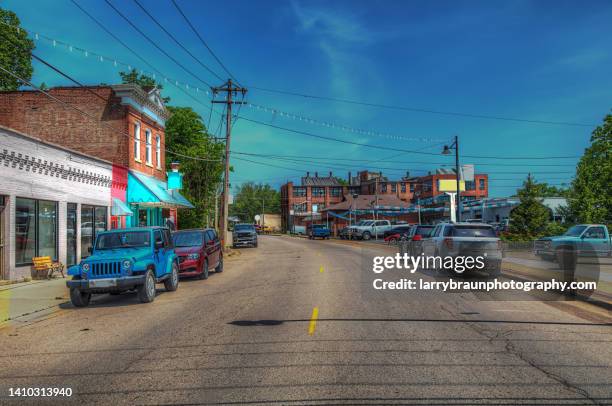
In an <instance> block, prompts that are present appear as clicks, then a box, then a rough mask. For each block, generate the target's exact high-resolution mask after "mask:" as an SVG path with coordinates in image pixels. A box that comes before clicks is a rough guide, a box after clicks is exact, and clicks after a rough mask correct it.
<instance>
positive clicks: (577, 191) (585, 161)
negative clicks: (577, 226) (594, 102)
mask: <svg viewBox="0 0 612 406" xmlns="http://www.w3.org/2000/svg"><path fill="white" fill-rule="evenodd" d="M569 209H570V213H571V216H572V219H573V220H574V221H576V222H581V223H604V224H610V223H612V115H610V114H608V115H607V116H606V118H605V119H604V123H603V125H601V126H599V127H597V128H596V129H595V130H594V131H593V133H592V136H591V145H590V146H589V147H588V148H587V149H586V150H585V151H584V155H583V156H582V158H580V162H578V166H577V168H576V178H575V179H574V181H573V183H572V188H571V192H570V199H569Z"/></svg>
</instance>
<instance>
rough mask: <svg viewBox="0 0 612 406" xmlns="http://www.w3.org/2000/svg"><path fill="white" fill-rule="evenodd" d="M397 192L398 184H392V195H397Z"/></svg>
mask: <svg viewBox="0 0 612 406" xmlns="http://www.w3.org/2000/svg"><path fill="white" fill-rule="evenodd" d="M396 192H397V183H392V184H391V193H396Z"/></svg>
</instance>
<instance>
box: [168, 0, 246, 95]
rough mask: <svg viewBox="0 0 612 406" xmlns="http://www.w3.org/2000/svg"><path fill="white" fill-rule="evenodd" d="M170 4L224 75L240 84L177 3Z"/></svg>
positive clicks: (173, 0)
mask: <svg viewBox="0 0 612 406" xmlns="http://www.w3.org/2000/svg"><path fill="white" fill-rule="evenodd" d="M172 4H174V7H175V8H176V9H177V10H178V12H179V13H180V15H181V16H183V19H184V20H185V22H186V23H187V25H188V26H189V28H191V31H193V33H194V34H195V35H196V37H198V39H199V40H200V42H201V43H202V44H203V45H204V46H205V47H206V49H207V50H208V52H210V54H211V55H212V56H213V58H215V60H216V61H217V63H219V65H221V67H222V68H223V70H224V71H225V73H227V74H228V75H229V77H230V78H232V79H234V81H235V82H236V83H237V84H238V85H239V86H242V85H240V82H239V81H238V80H237V79H236V77H235V76H234V75H232V74H231V72H230V71H229V70H228V69H227V67H226V66H225V65H224V64H223V62H221V59H219V58H218V57H217V55H216V54H215V53H214V52H213V50H212V49H211V48H210V47H209V46H208V44H207V43H206V41H204V38H202V36H201V35H200V33H199V32H198V30H196V28H195V27H194V26H193V24H192V23H191V21H189V18H187V15H186V14H185V13H183V10H181V8H180V7H179V5H178V3H177V2H176V1H175V0H172Z"/></svg>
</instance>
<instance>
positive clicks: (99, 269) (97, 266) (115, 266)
mask: <svg viewBox="0 0 612 406" xmlns="http://www.w3.org/2000/svg"><path fill="white" fill-rule="evenodd" d="M90 266H91V270H90V274H91V276H107V275H120V274H121V262H94V263H92V264H90Z"/></svg>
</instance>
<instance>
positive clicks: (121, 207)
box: [111, 197, 134, 216]
mask: <svg viewBox="0 0 612 406" xmlns="http://www.w3.org/2000/svg"><path fill="white" fill-rule="evenodd" d="M132 215H134V213H133V212H132V210H130V208H129V207H128V205H127V204H125V203H123V202H122V201H121V199H118V198H116V197H113V204H112V206H111V216H132Z"/></svg>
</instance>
